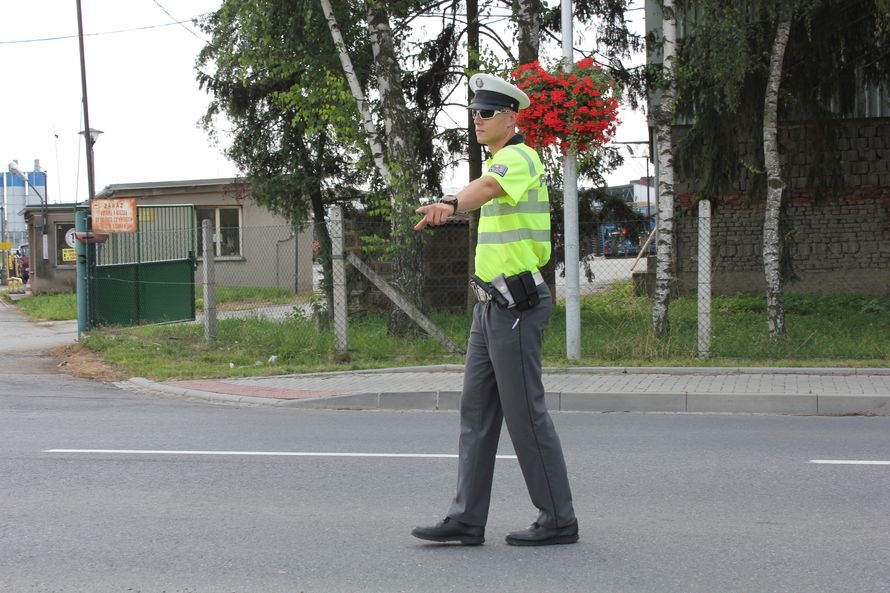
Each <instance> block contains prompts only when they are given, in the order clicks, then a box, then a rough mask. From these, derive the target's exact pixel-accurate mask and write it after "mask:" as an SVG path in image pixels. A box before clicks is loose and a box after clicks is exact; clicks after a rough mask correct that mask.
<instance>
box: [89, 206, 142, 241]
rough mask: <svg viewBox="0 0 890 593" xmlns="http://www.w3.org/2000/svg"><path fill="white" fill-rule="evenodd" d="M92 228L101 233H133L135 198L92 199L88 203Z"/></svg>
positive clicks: (135, 227) (135, 228)
mask: <svg viewBox="0 0 890 593" xmlns="http://www.w3.org/2000/svg"><path fill="white" fill-rule="evenodd" d="M90 214H91V215H92V217H93V230H94V231H100V232H103V233H135V232H136V230H137V228H138V227H137V222H136V198H102V199H94V200H93V201H92V202H91V205H90Z"/></svg>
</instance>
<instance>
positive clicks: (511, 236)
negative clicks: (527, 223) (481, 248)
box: [476, 229, 550, 245]
mask: <svg viewBox="0 0 890 593" xmlns="http://www.w3.org/2000/svg"><path fill="white" fill-rule="evenodd" d="M526 240H531V241H538V242H540V243H549V242H550V231H549V230H543V231H536V230H532V229H516V230H515V231H497V232H486V233H483V232H481V231H480V232H479V237H478V239H477V240H476V242H477V243H488V244H497V245H503V244H505V243H515V242H517V241H526Z"/></svg>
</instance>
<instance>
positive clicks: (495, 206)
mask: <svg viewBox="0 0 890 593" xmlns="http://www.w3.org/2000/svg"><path fill="white" fill-rule="evenodd" d="M482 211H483V212H484V213H485V215H486V216H488V215H491V216H500V215H502V214H548V213H549V212H550V204H549V203H548V202H539V201H538V190H537V189H532V190H529V192H528V201H522V202H519V203H518V204H516V205H515V206H510V205H509V204H502V203H501V202H500V201H498V200H490V201H489V202H488V203H487V204H485V205H484V206H483V207H482Z"/></svg>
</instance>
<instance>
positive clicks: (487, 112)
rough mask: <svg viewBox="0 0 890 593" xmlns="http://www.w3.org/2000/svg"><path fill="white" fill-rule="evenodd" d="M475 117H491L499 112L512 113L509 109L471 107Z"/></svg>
mask: <svg viewBox="0 0 890 593" xmlns="http://www.w3.org/2000/svg"><path fill="white" fill-rule="evenodd" d="M470 113H472V114H473V119H476V118H477V117H480V118H482V119H491V118H493V117H494V116H495V115H497V114H498V113H510V110H509V109H471V110H470Z"/></svg>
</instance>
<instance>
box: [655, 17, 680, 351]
mask: <svg viewBox="0 0 890 593" xmlns="http://www.w3.org/2000/svg"><path fill="white" fill-rule="evenodd" d="M662 14H663V16H662V21H661V23H662V24H661V26H662V34H663V37H664V46H663V65H662V76H663V83H662V85H661V102H660V103H659V105H658V110H657V113H656V117H655V119H656V128H655V138H656V145H657V148H658V153H657V156H658V224H657V229H658V230H657V234H658V241H657V243H656V245H657V249H656V253H657V255H656V267H655V302H654V304H653V305H652V330H653V333H654V334H655V337H656V338H658V339H664V338H667V337H668V336H669V335H670V331H671V326H670V320H669V318H668V310H669V305H670V298H671V285H672V284H673V282H672V280H673V267H672V265H671V262H672V260H673V244H674V164H673V156H672V151H673V143H672V136H673V133H672V126H673V121H674V117H673V115H674V54H675V48H676V44H677V21H676V14H675V12H674V2H673V0H664V8H663V13H662Z"/></svg>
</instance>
